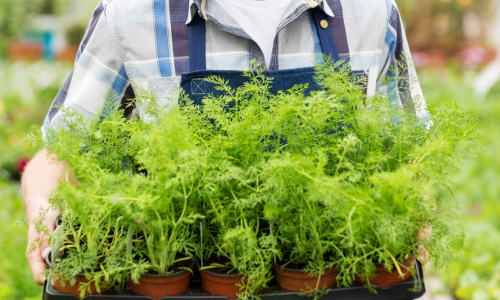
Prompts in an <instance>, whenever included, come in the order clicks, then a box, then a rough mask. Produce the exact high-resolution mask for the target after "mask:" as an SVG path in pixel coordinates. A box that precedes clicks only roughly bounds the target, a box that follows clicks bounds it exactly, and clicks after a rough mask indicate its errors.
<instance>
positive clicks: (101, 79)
mask: <svg viewBox="0 0 500 300" xmlns="http://www.w3.org/2000/svg"><path fill="white" fill-rule="evenodd" d="M105 9H106V8H105V5H104V4H103V3H102V2H101V3H100V4H99V5H98V6H97V8H96V9H95V10H94V12H93V14H92V17H91V19H90V21H89V24H88V27H87V29H86V32H85V35H84V37H83V40H82V42H81V44H80V47H79V51H78V54H77V57H76V60H75V65H74V68H73V70H72V71H71V73H70V74H69V76H68V78H67V79H66V81H65V83H64V84H63V86H62V87H61V89H60V90H59V92H58V94H57V96H56V98H55V99H54V101H53V103H52V105H51V107H50V110H49V112H48V114H47V116H46V118H45V121H44V124H43V127H42V132H43V134H44V136H45V137H46V138H47V137H48V135H49V134H50V131H51V130H52V129H57V128H59V127H60V126H61V125H62V124H63V123H64V122H65V121H67V120H66V119H67V117H68V116H66V113H65V111H69V110H73V111H76V112H77V113H79V114H81V115H82V116H84V117H85V118H95V117H99V116H100V115H101V114H102V108H103V106H104V104H105V99H106V96H107V95H108V93H109V92H110V91H112V92H113V94H114V97H112V98H113V99H115V100H117V99H120V98H121V96H122V95H123V93H124V92H125V90H126V88H127V86H128V84H129V80H128V76H127V72H126V70H125V67H124V64H123V57H122V55H121V53H120V50H119V48H118V47H117V45H116V43H115V39H114V38H113V34H112V31H111V30H110V27H109V24H108V22H107V20H106V11H105Z"/></svg>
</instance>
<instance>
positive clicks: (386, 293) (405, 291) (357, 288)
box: [43, 261, 425, 300]
mask: <svg viewBox="0 0 500 300" xmlns="http://www.w3.org/2000/svg"><path fill="white" fill-rule="evenodd" d="M416 271H417V272H416V274H415V276H414V277H412V278H410V279H408V280H406V281H404V282H400V283H395V284H393V285H391V286H390V287H388V288H381V287H375V290H376V291H377V293H376V294H375V293H372V292H370V291H368V289H367V288H366V287H364V286H363V285H362V284H359V283H354V284H353V285H352V286H350V287H347V288H332V289H330V290H329V291H328V292H327V293H326V294H325V295H324V296H322V297H321V298H320V299H321V300H412V299H417V298H420V297H422V296H423V295H424V294H425V284H424V275H423V272H422V265H421V264H420V262H418V261H417V263H416ZM49 282H50V280H48V281H47V282H46V283H45V287H44V291H43V300H75V299H79V298H77V297H75V296H73V295H70V294H65V293H60V292H58V291H56V290H55V289H54V286H53V285H52V284H50V283H49ZM415 283H416V286H417V291H415ZM274 284H275V283H274ZM259 296H260V298H261V299H262V300H304V299H306V300H307V299H309V298H308V297H304V296H303V295H300V294H299V293H290V292H285V291H283V290H281V289H280V288H279V287H278V286H276V285H273V282H271V283H270V287H269V288H267V289H265V290H264V291H262V293H261V294H260V295H259ZM84 299H85V300H117V299H124V300H151V299H152V298H151V297H147V296H141V295H138V294H135V293H133V292H132V291H130V290H128V289H122V290H119V291H108V292H106V293H104V294H101V295H91V296H87V297H85V298H84ZM164 299H165V300H191V299H192V300H228V298H226V297H222V296H215V295H212V294H209V293H207V292H205V291H204V290H203V289H202V288H201V281H200V279H199V276H196V275H195V277H194V278H193V280H192V281H191V287H190V289H189V290H188V291H187V292H186V293H185V294H182V295H179V296H172V297H165V298H164Z"/></svg>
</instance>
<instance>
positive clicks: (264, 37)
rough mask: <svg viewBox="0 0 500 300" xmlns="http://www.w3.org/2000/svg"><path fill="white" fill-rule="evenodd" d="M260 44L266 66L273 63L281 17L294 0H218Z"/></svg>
mask: <svg viewBox="0 0 500 300" xmlns="http://www.w3.org/2000/svg"><path fill="white" fill-rule="evenodd" d="M216 1H217V2H219V4H220V5H221V6H222V7H224V8H225V9H226V10H227V12H228V13H229V14H230V15H231V16H232V17H233V18H234V19H235V20H236V21H237V22H238V24H239V25H240V26H241V28H243V30H244V31H245V32H246V33H247V34H248V35H249V36H250V37H251V38H252V40H254V41H255V42H256V43H257V45H259V47H260V49H261V50H262V53H263V54H264V58H265V61H266V66H267V67H269V65H270V63H271V56H272V53H273V46H274V38H275V36H276V31H277V30H278V25H279V23H280V20H281V17H282V16H283V14H284V13H285V11H286V9H287V8H288V6H289V5H290V2H292V0H264V1H262V0H216Z"/></svg>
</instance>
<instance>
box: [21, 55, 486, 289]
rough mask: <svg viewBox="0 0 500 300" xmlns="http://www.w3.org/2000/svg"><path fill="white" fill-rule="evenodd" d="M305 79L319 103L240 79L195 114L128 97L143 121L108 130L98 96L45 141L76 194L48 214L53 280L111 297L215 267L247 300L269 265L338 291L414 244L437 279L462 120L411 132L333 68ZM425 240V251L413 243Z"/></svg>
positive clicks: (465, 126)
mask: <svg viewBox="0 0 500 300" xmlns="http://www.w3.org/2000/svg"><path fill="white" fill-rule="evenodd" d="M316 71H317V75H316V80H317V81H318V83H319V84H320V86H322V87H323V88H324V90H323V91H320V92H315V93H312V95H311V96H305V95H304V92H305V91H306V89H307V88H308V87H307V86H300V85H297V86H296V87H294V88H293V89H291V90H288V91H282V92H280V93H278V94H276V95H274V94H272V93H270V88H269V87H270V85H271V84H272V78H267V77H266V76H264V73H263V70H261V69H260V68H259V66H254V71H253V72H246V73H245V76H246V77H247V79H248V82H247V83H245V84H244V85H243V86H241V87H238V88H236V89H233V88H231V87H229V85H228V82H226V81H224V80H222V79H220V78H218V77H209V78H208V79H207V81H208V82H209V83H211V84H215V85H216V88H217V89H219V90H221V91H223V92H224V96H220V97H214V96H208V97H206V98H205V99H204V101H203V102H204V106H203V107H200V106H196V105H194V104H193V103H192V102H191V101H190V100H189V99H188V97H187V96H185V95H183V94H182V93H181V98H180V101H179V102H180V103H181V105H180V106H179V107H175V108H170V109H168V110H167V109H166V108H164V107H161V106H159V105H158V104H157V102H156V101H155V95H154V94H152V93H149V92H147V91H142V92H141V93H140V96H139V97H138V99H136V101H138V103H139V104H140V106H142V107H144V108H145V109H146V111H147V113H148V115H149V116H150V118H148V119H149V120H150V121H149V122H148V121H145V120H127V119H125V118H123V116H122V112H120V111H116V109H115V107H114V103H116V100H115V99H113V97H112V96H111V95H110V96H109V97H108V99H107V101H106V103H107V104H106V105H105V107H104V109H103V112H102V113H101V115H102V116H103V118H102V119H94V120H89V121H86V120H85V119H84V118H83V117H82V116H81V115H79V114H78V113H76V112H71V111H69V112H67V114H68V115H69V117H68V119H67V120H66V122H65V124H64V128H62V129H59V130H54V131H53V132H52V133H51V134H49V139H48V142H47V143H46V147H47V148H48V149H49V153H51V154H55V155H57V159H58V160H59V161H61V162H64V163H66V164H67V165H68V166H69V167H70V169H71V170H72V174H73V175H72V176H71V177H72V180H71V181H73V182H76V184H74V183H72V182H70V181H69V180H68V182H65V183H63V184H61V186H60V187H59V188H58V190H57V192H56V193H55V194H54V197H53V200H52V201H53V203H54V205H56V206H58V207H59V208H61V209H62V211H63V214H64V215H65V223H64V232H65V235H66V236H72V237H73V239H66V246H65V247H66V248H67V249H66V253H67V255H68V257H67V258H66V259H63V260H60V261H58V262H56V265H55V270H56V272H57V273H59V274H63V275H64V276H65V277H64V278H65V279H66V280H68V281H71V279H72V278H74V276H75V275H76V273H77V272H85V273H86V274H87V275H88V277H90V278H93V279H95V281H96V282H103V283H104V285H111V284H115V285H118V286H120V285H123V284H124V282H125V281H126V279H127V277H128V274H132V278H133V279H134V280H137V279H138V277H139V276H140V275H142V274H144V273H145V272H157V273H159V274H170V273H172V272H174V271H176V270H175V267H174V266H175V263H176V262H178V261H179V259H180V260H182V259H184V258H188V257H189V258H190V257H193V258H195V257H198V258H200V259H201V260H202V261H203V262H204V263H205V262H209V261H213V259H214V258H219V262H217V263H213V264H211V265H206V264H204V268H224V269H225V270H227V272H232V271H237V272H238V273H240V274H241V275H242V276H244V277H245V278H246V279H245V280H244V281H243V283H242V287H241V290H240V291H241V293H240V297H242V298H249V297H253V296H255V295H256V294H257V293H258V291H259V290H261V289H262V288H265V287H266V285H267V283H268V282H269V280H270V279H271V278H272V273H271V269H272V261H273V260H274V259H276V261H278V260H279V261H280V262H282V263H283V264H285V265H286V264H289V263H293V264H296V265H302V266H304V268H305V270H306V271H307V272H308V273H309V274H311V275H314V274H319V275H321V274H323V273H324V271H325V270H326V269H329V268H332V267H336V268H337V269H338V270H339V271H340V275H339V276H338V279H339V284H340V285H344V286H346V285H349V284H351V283H352V279H351V278H352V277H351V274H352V273H355V274H357V275H358V276H360V277H363V278H366V279H368V280H369V279H370V278H371V277H372V276H373V272H374V270H375V266H376V264H384V265H385V267H386V268H387V269H388V270H394V269H397V270H398V271H399V272H400V273H402V272H403V273H404V272H407V270H405V269H403V267H402V262H403V261H404V260H405V259H406V258H407V257H408V256H410V255H412V253H413V252H414V251H415V248H416V247H417V246H418V245H419V244H423V245H424V246H425V247H426V248H427V249H428V250H429V251H430V253H431V255H432V257H433V258H434V260H435V261H436V264H437V265H438V266H439V265H441V266H442V265H444V266H445V265H446V264H447V262H448V260H449V259H450V257H451V256H452V255H453V254H454V252H456V251H457V250H460V247H461V240H462V237H463V236H462V234H461V229H460V226H458V225H457V224H453V223H450V222H449V221H445V220H448V219H449V218H448V217H449V216H450V215H452V214H453V212H454V202H453V199H452V197H450V195H449V193H448V194H446V191H447V189H448V186H449V184H450V182H451V181H452V180H453V178H454V176H456V174H457V173H458V171H459V164H460V163H461V161H462V159H463V158H464V157H465V156H466V155H471V154H473V153H474V151H475V150H474V149H472V148H469V147H468V145H469V143H470V142H473V141H474V140H476V139H477V138H479V137H480V134H479V129H478V126H477V119H476V118H475V117H473V116H472V115H471V114H470V113H467V112H464V111H462V110H460V109H459V108H458V107H456V106H454V105H450V106H447V107H445V108H432V109H431V115H432V117H430V118H429V119H424V120H423V119H419V118H417V116H416V114H415V110H418V107H415V103H411V105H408V106H397V105H396V106H395V105H392V104H391V103H390V102H389V101H388V98H387V97H386V96H382V95H376V96H373V97H367V96H366V95H365V93H364V91H363V86H364V84H363V83H364V82H363V80H362V79H358V78H356V77H352V76H351V75H350V70H349V69H348V67H346V66H344V65H342V64H341V63H332V62H331V60H328V59H327V60H326V63H325V64H324V65H323V66H318V67H317V70H316ZM151 120H152V121H151ZM31 140H32V141H35V142H36V140H37V138H36V136H32V137H31ZM38 141H40V139H38ZM200 222H201V227H200ZM428 227H432V228H433V236H432V238H430V239H423V240H421V239H419V238H418V237H417V232H418V231H422V230H424V229H425V228H428ZM199 228H201V232H200V229H199ZM410 271H411V270H410ZM311 288H316V289H322V288H324V287H319V286H318V287H311Z"/></svg>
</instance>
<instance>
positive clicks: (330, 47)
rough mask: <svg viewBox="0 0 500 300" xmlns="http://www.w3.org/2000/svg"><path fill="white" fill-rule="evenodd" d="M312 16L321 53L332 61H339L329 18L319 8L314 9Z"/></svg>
mask: <svg viewBox="0 0 500 300" xmlns="http://www.w3.org/2000/svg"><path fill="white" fill-rule="evenodd" d="M312 14H313V16H314V22H315V23H316V28H318V33H319V40H320V42H321V48H322V49H323V53H324V54H326V55H328V56H331V57H332V59H333V60H334V61H339V60H340V56H339V50H338V49H337V44H336V43H335V37H334V36H333V28H332V22H331V17H330V16H328V15H327V14H326V13H325V12H324V11H323V10H322V9H321V8H319V7H316V8H314V9H313V11H312ZM326 25H327V26H326ZM325 27H326V28H325Z"/></svg>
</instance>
